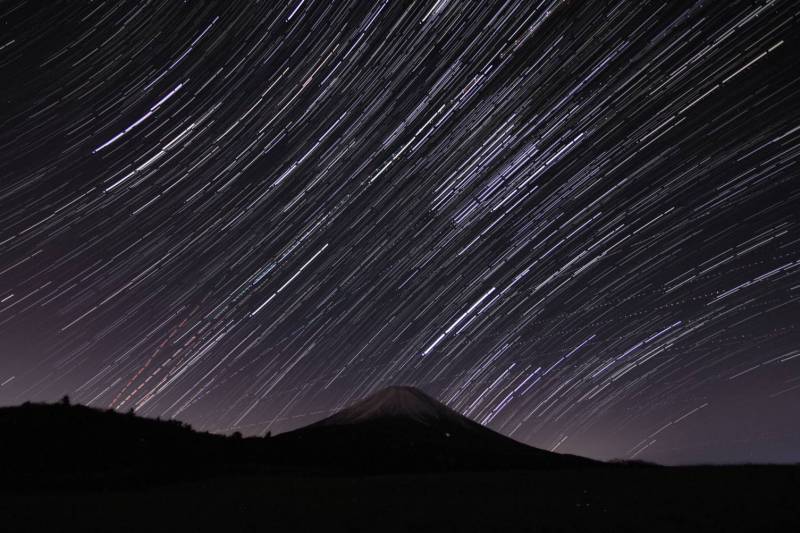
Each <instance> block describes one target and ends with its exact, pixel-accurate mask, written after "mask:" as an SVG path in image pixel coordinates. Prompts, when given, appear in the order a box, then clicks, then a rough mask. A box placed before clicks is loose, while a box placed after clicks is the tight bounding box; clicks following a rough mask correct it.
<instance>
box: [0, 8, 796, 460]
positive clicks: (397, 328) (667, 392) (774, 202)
mask: <svg viewBox="0 0 800 533" xmlns="http://www.w3.org/2000/svg"><path fill="white" fill-rule="evenodd" d="M798 16H800V5H799V4H797V3H795V2H792V1H790V0H772V1H763V2H735V1H698V2H579V1H549V0H546V1H538V0H535V1H534V0H531V1H507V2H468V1H454V0H450V1H447V0H438V1H435V2H433V1H432V2H413V3H412V2H400V1H383V2H380V1H376V2H361V1H341V2H339V1H337V2H322V1H318V0H313V1H312V0H291V1H289V2H285V3H281V2H239V1H229V2H200V1H187V2H177V1H176V2H141V3H134V2H34V1H27V2H17V1H12V2H6V3H4V4H3V5H2V6H0V79H1V80H2V83H1V84H0V105H1V107H0V125H2V127H0V403H2V404H14V403H19V402H22V401H26V400H41V399H44V400H53V399H56V398H58V397H60V396H62V395H63V394H69V395H70V396H71V397H72V398H73V399H74V400H75V401H78V402H81V403H85V404H88V405H92V406H96V407H101V408H108V407H111V408H114V409H118V410H121V411H128V410H129V409H134V410H135V411H136V412H137V413H139V414H141V415H144V416H152V417H155V416H160V417H167V418H178V419H180V420H184V421H187V422H190V423H191V424H193V425H194V426H195V427H197V428H199V429H204V430H205V429H207V430H211V431H218V432H232V431H241V432H242V433H244V434H262V433H264V432H265V431H268V430H269V431H272V432H273V433H274V432H280V431H285V430H288V429H292V428H295V427H298V426H300V425H304V424H307V423H310V422H313V421H316V420H318V419H320V418H322V417H324V416H327V415H329V414H331V413H332V412H333V411H335V410H337V409H340V408H342V407H343V406H345V405H347V404H348V403H350V402H352V401H353V400H355V399H358V398H360V397H362V396H364V395H366V394H368V393H371V392H374V391H376V390H378V389H380V388H382V387H385V386H388V385H393V384H408V385H415V386H418V387H420V388H422V389H423V390H425V391H427V392H428V393H430V394H431V395H433V396H436V397H437V398H439V399H440V400H441V401H443V402H444V403H446V404H447V405H448V406H450V407H451V408H453V409H455V410H457V411H459V412H461V413H463V414H465V415H467V416H469V417H470V418H472V419H474V420H476V421H478V422H481V423H483V424H486V425H488V426H489V427H491V428H493V429H495V430H497V431H500V432H502V433H504V434H506V435H511V436H513V437H514V438H516V439H519V440H522V441H524V442H527V443H530V444H532V445H535V446H539V447H542V448H546V449H551V450H557V451H560V452H570V453H578V454H583V455H589V456H593V457H600V458H611V457H620V458H637V459H655V460H659V461H664V462H680V461H684V462H687V461H688V462H691V461H708V460H711V461H724V460H760V461H800V451H798V450H800V448H799V447H798V445H800V425H798V422H797V418H796V416H797V413H796V409H797V405H800V332H799V331H798V323H800V220H798V213H800V181H798V180H799V179H800V178H799V175H798V172H799V171H798V161H800V64H798V61H797V57H798V55H797V52H798V43H797V38H798V37H799V36H800V24H799V21H798Z"/></svg>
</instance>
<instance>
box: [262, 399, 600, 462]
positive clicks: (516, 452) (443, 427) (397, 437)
mask: <svg viewBox="0 0 800 533" xmlns="http://www.w3.org/2000/svg"><path fill="white" fill-rule="evenodd" d="M270 445H271V446H272V448H273V451H274V453H276V454H278V455H280V456H281V457H283V458H284V459H285V460H286V461H288V462H292V463H299V462H305V463H307V464H315V465H318V466H336V467H341V468H346V469H350V470H353V469H355V470H359V471H371V472H390V471H442V470H486V469H509V468H537V469H542V468H581V467H587V466H593V465H597V464H600V463H597V462H596V461H592V460H589V459H585V458H582V457H576V456H572V455H562V454H557V453H552V452H548V451H544V450H540V449H537V448H533V447H531V446H527V445H525V444H522V443H521V442H518V441H515V440H513V439H510V438H508V437H506V436H503V435H501V434H499V433H497V432H495V431H492V430H491V429H489V428H487V427H484V426H482V425H480V424H478V423H476V422H473V421H472V420H470V419H469V418H467V417H465V416H463V415H461V414H459V413H457V412H455V411H453V410H452V409H450V408H448V407H447V406H445V405H443V404H442V403H440V402H438V401H436V400H434V399H433V398H431V397H430V396H428V395H427V394H425V393H424V392H422V391H421V390H419V389H416V388H413V387H388V388H386V389H383V390H381V391H378V392H376V393H374V394H372V395H371V396H368V397H367V398H364V399H363V400H360V401H357V402H355V403H354V404H352V405H351V406H349V407H347V408H345V409H343V410H341V411H339V412H337V413H335V414H333V415H332V416H330V417H328V418H325V419H323V420H320V421H319V422H316V423H314V424H311V425H309V426H306V427H303V428H300V429H297V430H294V431H291V432H288V433H283V434H280V435H277V436H276V437H274V438H273V439H271V442H270Z"/></svg>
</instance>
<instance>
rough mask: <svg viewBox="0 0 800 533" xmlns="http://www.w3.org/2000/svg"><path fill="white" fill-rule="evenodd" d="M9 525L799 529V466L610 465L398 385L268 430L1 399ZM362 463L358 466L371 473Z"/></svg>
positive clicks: (2, 509)
mask: <svg viewBox="0 0 800 533" xmlns="http://www.w3.org/2000/svg"><path fill="white" fill-rule="evenodd" d="M0 436H2V438H1V439H0V516H2V517H3V520H2V526H0V529H2V530H3V531H73V530H80V531H108V530H114V531H142V530H148V531H262V530H273V531H312V530H325V531H348V532H353V531H436V532H440V531H459V532H465V531H476V532H477V531H481V532H483V531H562V532H568V531H586V530H592V531H642V530H647V531H656V532H660V531H663V532H667V531H670V532H671V531H796V530H798V527H800V513H798V511H797V506H796V501H795V500H796V498H795V494H796V490H795V489H796V487H797V486H798V483H800V468H798V467H796V466H763V465H762V466H759V465H742V466H723V467H658V466H653V465H648V464H642V463H638V462H636V463H633V464H629V463H618V464H607V463H598V462H595V461H590V460H587V459H583V458H580V457H573V456H565V455H559V454H554V453H550V452H546V451H543V450H538V449H535V448H531V447H529V446H526V445H524V444H521V443H519V442H516V441H514V440H511V439H509V438H507V437H504V436H502V435H499V434H497V433H495V432H493V431H491V430H489V429H487V428H485V427H483V426H480V425H479V424H476V423H475V422H472V421H471V420H469V419H467V418H465V417H463V416H461V415H459V414H458V413H455V412H454V411H452V410H450V409H448V408H447V407H445V406H444V405H442V404H440V403H439V402H437V401H436V400H433V399H432V398H430V397H429V396H427V395H425V394H424V393H422V392H421V391H418V390H416V389H411V388H405V387H392V388H389V389H385V390H383V391H379V392H377V393H376V394H374V395H372V396H370V397H368V398H365V399H364V400H361V401H358V402H355V403H354V404H353V405H351V406H349V407H347V408H346V409H343V410H342V411H339V412H338V413H334V414H333V415H332V416H330V417H328V418H326V419H323V420H321V421H319V422H317V423H315V424H312V425H310V426H307V427H305V428H301V429H299V430H296V431H292V432H289V433H286V434H283V435H278V436H276V437H272V438H241V437H240V436H227V437H226V436H221V435H213V434H209V433H201V432H197V431H194V430H193V429H192V428H191V427H189V426H187V425H186V424H183V423H181V422H177V421H162V420H152V419H146V418H141V417H138V416H136V415H133V414H123V413H117V412H114V411H102V410H98V409H92V408H89V407H84V406H79V405H69V404H68V402H62V403H61V404H25V405H22V406H19V407H6V408H0ZM365 474H367V475H365Z"/></svg>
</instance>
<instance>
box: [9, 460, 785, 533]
mask: <svg viewBox="0 0 800 533" xmlns="http://www.w3.org/2000/svg"><path fill="white" fill-rule="evenodd" d="M798 487H800V469H798V468H797V467H767V466H753V467H748V466H739V467H718V468H708V467H693V468H647V467H624V466H622V467H609V468H597V469H590V470H577V471H575V470H570V471H563V470H562V471H538V472H537V471H528V472H522V471H514V472H488V473H487V472H483V473H469V472H460V473H440V474H417V475H390V476H359V477H353V476H350V477H341V476H335V475H321V474H318V475H309V474H302V473H287V472H284V473H273V474H269V473H264V474H261V475H257V476H237V477H215V478H211V479H207V480H196V481H193V482H189V483H177V484H168V485H163V486H155V487H151V488H148V487H139V488H137V489H133V490H130V489H128V490H122V489H105V490H87V489H81V490H70V489H67V488H64V489H58V490H56V489H50V490H38V489H36V488H28V489H26V490H23V491H15V490H14V489H13V487H5V488H4V490H3V491H2V499H0V502H2V503H0V517H2V519H0V529H2V530H4V531H153V530H156V531H221V532H222V531H225V532H227V531H348V532H355V531H364V532H367V531H368V532H378V531H437V532H443V531H453V532H464V531H487V532H488V531H554V532H555V531H563V532H567V531H616V532H621V531H648V532H654V531H664V532H667V531H668V532H681V531H763V532H768V531H790V532H791V531H800V500H799V499H798V497H799V496H800V491H798Z"/></svg>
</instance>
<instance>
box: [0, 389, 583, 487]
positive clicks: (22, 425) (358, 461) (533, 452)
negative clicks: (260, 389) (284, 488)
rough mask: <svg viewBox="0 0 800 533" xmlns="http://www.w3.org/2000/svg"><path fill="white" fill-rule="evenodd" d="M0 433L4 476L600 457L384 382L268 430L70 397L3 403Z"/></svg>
mask: <svg viewBox="0 0 800 533" xmlns="http://www.w3.org/2000/svg"><path fill="white" fill-rule="evenodd" d="M0 433H2V435H3V439H2V440H0V466H2V468H3V470H4V472H5V473H6V475H7V476H12V475H13V476H14V477H15V478H17V479H19V480H21V481H25V480H28V481H30V482H32V483H41V482H46V483H47V484H58V483H62V484H63V483H75V482H79V483H86V482H88V483H98V482H106V483H111V484H112V485H113V484H125V483H148V482H153V481H157V480H164V481H174V480H180V479H195V478H198V477H202V476H207V475H218V474H225V473H230V472H241V471H248V472H253V471H254V472H263V471H272V470H276V469H286V468H289V469H292V470H302V469H304V468H312V469H314V470H316V471H319V470H320V469H322V470H330V471H335V472H358V473H375V474H380V473H391V472H425V471H453V470H486V469H489V470H496V469H509V468H574V467H583V466H590V465H594V464H597V463H596V462H594V461H591V460H588V459H584V458H580V457H575V456H566V455H559V454H555V453H551V452H546V451H543V450H539V449H536V448H532V447H530V446H527V445H525V444H522V443H520V442H517V441H515V440H512V439H510V438H508V437H505V436H503V435H500V434H499V433H496V432H494V431H492V430H490V429H488V428H486V427H484V426H481V425H479V424H477V423H475V422H473V421H471V420H469V419H468V418H466V417H464V416H462V415H460V414H458V413H456V412H455V411H452V410H451V409H449V408H447V407H445V406H444V405H442V404H441V403H439V402H437V401H436V400H434V399H433V398H430V397H429V396H427V395H426V394H425V393H423V392H422V391H420V390H418V389H413V388H410V387H390V388H387V389H384V390H382V391H379V392H377V393H375V394H374V395H372V396H370V397H368V398H365V399H363V400H361V401H359V402H356V403H355V404H353V405H352V406H350V407H348V408H346V409H344V410H342V411H340V412H338V413H335V414H334V415H332V416H330V417H328V418H326V419H324V420H321V421H319V422H317V423H315V424H311V425H310V426H306V427H304V428H300V429H298V430H295V431H291V432H289V433H284V434H281V435H278V436H275V437H272V438H258V437H250V438H241V436H239V435H238V434H234V436H223V435H216V434H212V433H207V432H198V431H195V430H193V429H192V428H191V427H190V426H189V425H187V424H185V423H182V422H179V421H176V420H157V419H150V418H143V417H140V416H136V415H135V414H133V413H132V412H130V413H127V414H126V413H119V412H116V411H113V410H105V411H104V410H99V409H94V408H90V407H86V406H82V405H71V404H69V402H68V401H62V402H61V403H58V404H32V403H27V404H24V405H22V406H19V407H4V408H0ZM42 478H44V479H42Z"/></svg>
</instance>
